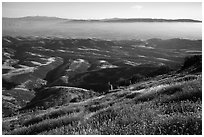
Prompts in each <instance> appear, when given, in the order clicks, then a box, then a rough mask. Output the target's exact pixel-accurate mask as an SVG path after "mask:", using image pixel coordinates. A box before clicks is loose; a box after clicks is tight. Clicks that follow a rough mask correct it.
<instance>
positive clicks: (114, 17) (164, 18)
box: [2, 15, 202, 22]
mask: <svg viewBox="0 0 204 137" xmlns="http://www.w3.org/2000/svg"><path fill="white" fill-rule="evenodd" d="M26 17H47V18H59V19H66V20H85V21H86V20H87V21H88V20H107V19H163V20H182V19H185V20H194V21H200V22H202V19H201V20H199V19H192V18H174V19H173V18H151V17H144V18H136V17H135V18H134V17H131V18H124V17H112V18H95V19H94V18H64V17H56V16H39V15H36V16H35V15H33V16H32V15H31V16H21V17H3V16H2V18H11V19H19V18H26Z"/></svg>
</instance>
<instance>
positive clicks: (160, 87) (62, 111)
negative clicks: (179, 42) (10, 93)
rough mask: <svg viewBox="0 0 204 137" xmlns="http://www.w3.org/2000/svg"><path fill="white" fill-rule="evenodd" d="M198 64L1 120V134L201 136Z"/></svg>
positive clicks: (200, 82)
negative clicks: (117, 88)
mask: <svg viewBox="0 0 204 137" xmlns="http://www.w3.org/2000/svg"><path fill="white" fill-rule="evenodd" d="M192 58H201V56H194V57H191V59H192ZM186 62H188V59H186ZM186 62H185V63H186ZM185 63H184V64H185ZM200 63H201V62H200V61H199V60H195V63H193V64H191V65H189V66H188V67H186V68H185V69H182V70H180V71H179V72H173V73H171V74H167V75H160V76H157V77H154V78H152V79H148V80H145V81H142V82H138V83H136V84H133V85H130V86H128V87H127V88H126V89H123V90H122V89H121V90H115V91H112V92H109V93H106V94H104V95H97V96H93V97H90V98H87V99H84V100H80V101H76V102H69V103H65V104H61V105H60V106H51V107H49V108H48V109H42V110H40V109H39V110H38V109H36V110H34V111H32V112H29V111H27V112H24V113H20V114H19V115H18V116H14V117H10V118H5V119H3V134H15V135H21V134H43V135H54V134H57V135H61V134H74V135H76V134H77V135H78V134H83V135H84V134H86V135H87V134H89V135H91V134H97V135H100V134H103V135H106V134H107V135H110V134H112V135H116V134H118V135H120V134H121V135H124V134H129V135H131V134H134V135H135V134H138V135H140V134H141V135H152V134H153V135H188V134H190V135H194V134H196V135H201V134H202V75H201V72H200V69H193V70H196V71H191V70H192V68H196V67H198V66H199V64H200ZM184 66H185V65H184Z"/></svg>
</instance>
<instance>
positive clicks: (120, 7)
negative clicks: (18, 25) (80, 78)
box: [2, 2, 202, 20]
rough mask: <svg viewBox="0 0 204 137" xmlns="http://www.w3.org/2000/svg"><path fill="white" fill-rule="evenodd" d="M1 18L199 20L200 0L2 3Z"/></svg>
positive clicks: (200, 11)
mask: <svg viewBox="0 0 204 137" xmlns="http://www.w3.org/2000/svg"><path fill="white" fill-rule="evenodd" d="M2 8H3V10H2V11H3V17H24V16H55V17H61V18H70V19H102V18H115V17H117V18H166V19H181V18H188V19H198V20H202V4H201V2H195V3H193V2H181V3H178V2H173V3H171V2H164V3H161V2H154V3H150V2H144V3H139V2H135V3H130V2H127V3H124V2H117V3H116V2H111V3H110V2H106V3H99V2H97V3H93V2H84V3H82V2H81V3H80V2H76V3H71V2H67V3H65V2H64V3H60V2H59V3H57V2H49V3H48V2H32V3H31V2H28V3H23V2H18V3H17V2H16V3H15V2H4V3H3V7H2Z"/></svg>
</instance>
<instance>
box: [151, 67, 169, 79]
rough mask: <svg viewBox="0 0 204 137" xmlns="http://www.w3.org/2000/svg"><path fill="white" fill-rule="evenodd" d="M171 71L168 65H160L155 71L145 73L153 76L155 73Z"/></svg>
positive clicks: (160, 73)
mask: <svg viewBox="0 0 204 137" xmlns="http://www.w3.org/2000/svg"><path fill="white" fill-rule="evenodd" d="M170 71H171V69H170V68H169V67H168V66H161V67H159V68H158V69H157V70H156V71H153V72H151V73H149V74H147V76H148V77H154V76H157V75H162V74H167V73H169V72H170Z"/></svg>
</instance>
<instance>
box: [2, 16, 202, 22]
mask: <svg viewBox="0 0 204 137" xmlns="http://www.w3.org/2000/svg"><path fill="white" fill-rule="evenodd" d="M6 19H10V20H22V21H23V20H25V21H65V22H202V21H200V20H193V19H153V18H110V19H65V18H58V17H47V16H26V17H21V18H7V17H3V20H6Z"/></svg>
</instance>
